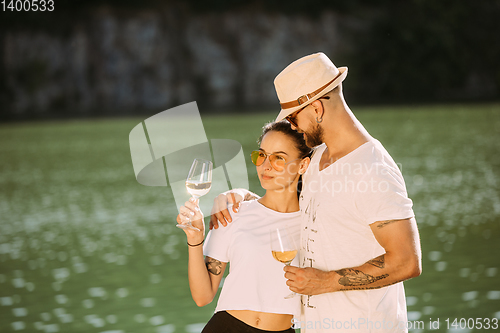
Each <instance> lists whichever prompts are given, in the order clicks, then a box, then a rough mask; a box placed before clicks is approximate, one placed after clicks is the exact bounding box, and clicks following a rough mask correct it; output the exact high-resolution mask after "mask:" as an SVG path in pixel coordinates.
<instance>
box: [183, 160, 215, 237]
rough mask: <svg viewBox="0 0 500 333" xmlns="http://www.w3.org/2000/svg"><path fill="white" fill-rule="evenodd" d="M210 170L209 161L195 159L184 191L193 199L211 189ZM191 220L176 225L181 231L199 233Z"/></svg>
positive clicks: (211, 167)
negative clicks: (189, 230)
mask: <svg viewBox="0 0 500 333" xmlns="http://www.w3.org/2000/svg"><path fill="white" fill-rule="evenodd" d="M212 169H213V164H212V162H211V161H208V160H204V159H201V158H196V159H195V160H194V161H193V164H192V165H191V169H189V174H188V176H187V178H186V189H187V191H188V192H189V194H191V196H192V197H193V198H195V199H198V198H199V197H201V196H204V195H205V194H207V193H208V192H209V191H210V188H211V187H212ZM191 222H192V220H191V218H190V219H189V221H188V222H187V223H185V224H177V227H179V228H181V229H191V230H196V231H200V229H198V228H196V227H194V226H193V225H192V223H191Z"/></svg>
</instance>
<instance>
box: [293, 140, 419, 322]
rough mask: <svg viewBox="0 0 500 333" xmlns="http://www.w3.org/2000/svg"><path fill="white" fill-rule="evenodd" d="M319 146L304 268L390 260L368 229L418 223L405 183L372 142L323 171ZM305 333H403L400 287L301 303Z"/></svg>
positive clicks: (307, 199)
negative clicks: (391, 223)
mask: <svg viewBox="0 0 500 333" xmlns="http://www.w3.org/2000/svg"><path fill="white" fill-rule="evenodd" d="M325 149H326V145H325V144H323V145H321V146H318V147H317V148H316V150H315V153H314V155H313V157H312V160H311V163H310V165H309V168H308V170H307V172H306V173H305V175H304V187H303V191H302V194H301V198H300V208H301V212H302V214H303V220H302V226H301V251H300V266H301V267H314V268H318V269H321V270H325V271H332V270H339V269H342V268H350V267H356V266H360V265H362V264H364V263H366V262H367V261H369V260H371V259H373V258H376V257H378V256H380V255H382V254H384V253H385V250H384V248H383V247H381V246H380V244H379V243H378V242H377V240H376V239H375V237H374V235H373V232H372V230H371V228H370V226H369V225H370V224H371V223H374V222H377V221H384V220H394V219H406V218H410V217H413V216H414V213H413V210H412V201H411V200H410V199H409V198H408V196H407V193H406V187H405V183H404V179H403V176H402V174H401V172H400V170H399V168H398V166H397V165H396V163H395V162H394V160H393V159H392V158H391V156H390V155H389V153H388V152H387V151H386V150H385V148H384V147H383V146H382V144H381V143H380V142H378V141H377V140H375V139H373V140H372V141H369V142H367V143H365V144H363V145H361V146H360V147H358V148H357V149H355V150H354V151H352V152H351V153H349V154H347V155H346V156H344V157H342V158H340V159H339V160H337V161H336V162H335V163H333V164H331V165H330V166H329V167H327V168H325V169H323V170H321V171H319V161H320V159H321V156H322V154H323V152H324V151H325ZM302 303H303V307H302V315H303V316H302V318H301V321H302V322H301V326H302V332H330V330H332V329H334V330H336V331H344V332H406V331H407V329H406V320H407V317H406V302H405V294H404V288H403V283H402V282H400V283H396V284H394V285H391V286H388V287H384V288H380V289H372V290H354V291H343V292H335V293H326V294H321V295H315V296H302Z"/></svg>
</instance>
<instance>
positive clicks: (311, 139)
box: [304, 124, 323, 148]
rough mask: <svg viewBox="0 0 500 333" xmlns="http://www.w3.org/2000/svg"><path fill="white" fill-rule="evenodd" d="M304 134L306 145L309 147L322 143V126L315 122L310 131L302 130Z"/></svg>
mask: <svg viewBox="0 0 500 333" xmlns="http://www.w3.org/2000/svg"><path fill="white" fill-rule="evenodd" d="M304 134H305V141H306V145H307V146H308V147H309V148H314V147H316V146H319V145H320V144H322V143H323V128H321V127H320V126H319V125H318V124H316V127H315V128H314V129H313V130H312V132H311V133H305V132H304Z"/></svg>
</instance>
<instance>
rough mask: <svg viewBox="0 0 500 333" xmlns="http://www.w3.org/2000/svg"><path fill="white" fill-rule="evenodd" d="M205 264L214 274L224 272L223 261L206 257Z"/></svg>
mask: <svg viewBox="0 0 500 333" xmlns="http://www.w3.org/2000/svg"><path fill="white" fill-rule="evenodd" d="M205 265H206V266H207V270H208V271H209V272H210V273H212V274H213V275H220V274H221V273H222V263H221V262H220V261H219V260H216V259H214V258H210V257H206V258H205Z"/></svg>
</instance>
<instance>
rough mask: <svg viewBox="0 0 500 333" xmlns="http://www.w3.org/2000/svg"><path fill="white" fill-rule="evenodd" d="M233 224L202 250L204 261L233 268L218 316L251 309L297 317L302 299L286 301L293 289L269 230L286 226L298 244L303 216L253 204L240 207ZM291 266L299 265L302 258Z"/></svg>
mask: <svg viewBox="0 0 500 333" xmlns="http://www.w3.org/2000/svg"><path fill="white" fill-rule="evenodd" d="M232 219H233V222H231V223H229V224H228V226H227V227H225V228H224V227H219V228H218V229H213V230H211V231H210V232H209V233H208V235H207V240H206V241H205V246H204V250H203V252H204V254H205V255H206V256H209V257H211V258H214V259H216V260H219V261H221V262H229V263H230V265H229V274H228V276H227V277H226V279H225V281H224V285H223V287H222V291H221V294H220V297H219V301H218V303H217V308H216V310H215V311H216V312H219V311H224V310H252V311H259V312H268V313H279V314H293V315H296V316H298V314H299V313H300V297H293V298H291V299H285V298H284V297H285V296H286V295H288V294H290V289H289V288H288V286H287V285H286V279H285V277H284V274H285V272H284V271H283V267H284V264H283V263H280V262H278V261H277V260H275V259H274V258H273V256H272V252H271V241H270V231H271V229H272V228H276V227H284V226H286V227H287V228H288V229H289V231H290V233H291V234H292V235H293V237H295V239H297V240H298V239H300V224H301V214H300V211H297V212H293V213H280V212H277V211H274V210H272V209H269V208H267V207H265V206H264V205H262V204H261V203H259V202H258V201H257V200H253V201H246V202H242V203H241V205H240V209H239V211H238V213H237V214H232ZM292 265H293V266H298V256H297V257H296V258H295V259H294V261H293V262H292Z"/></svg>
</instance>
